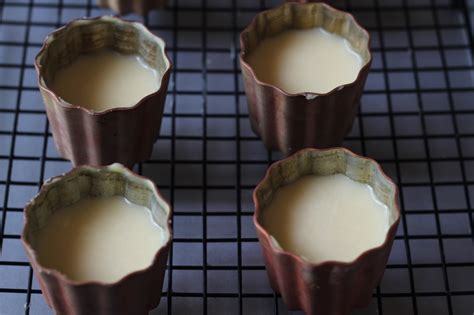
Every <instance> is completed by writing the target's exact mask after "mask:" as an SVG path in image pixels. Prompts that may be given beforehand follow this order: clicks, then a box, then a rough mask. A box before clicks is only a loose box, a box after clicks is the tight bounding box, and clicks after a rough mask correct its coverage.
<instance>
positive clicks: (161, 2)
mask: <svg viewBox="0 0 474 315" xmlns="http://www.w3.org/2000/svg"><path fill="white" fill-rule="evenodd" d="M167 4H168V0H132V1H130V0H97V5H98V6H100V7H102V8H107V9H111V10H113V11H114V12H116V13H118V14H120V15H125V14H129V13H136V14H139V15H146V14H147V13H148V12H149V11H150V10H152V9H163V8H165V7H166V5H167Z"/></svg>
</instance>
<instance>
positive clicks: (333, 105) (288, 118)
mask: <svg viewBox="0 0 474 315" xmlns="http://www.w3.org/2000/svg"><path fill="white" fill-rule="evenodd" d="M312 27H323V28H324V29H326V30H327V31H328V32H331V33H336V34H339V35H340V36H342V37H344V38H346V39H348V40H349V41H350V42H351V44H352V46H353V48H354V50H355V51H357V52H358V53H359V54H360V55H361V57H362V58H363V60H364V65H363V66H362V67H361V69H360V71H359V73H358V76H357V78H356V79H355V80H354V81H353V82H351V83H347V84H345V85H340V86H338V87H335V88H334V89H333V90H331V91H329V92H327V93H314V92H305V93H296V94H293V93H288V92H286V91H284V90H282V89H281V88H279V87H277V86H274V85H271V84H268V83H265V82H262V81H260V79H259V78H258V77H257V75H256V74H255V72H254V71H253V69H252V67H251V66H250V64H248V63H247V61H246V56H247V55H248V54H249V53H250V52H251V51H253V50H254V49H255V48H256V47H257V46H258V43H259V42H260V41H261V40H263V39H265V38H267V37H271V36H273V35H275V34H278V33H281V32H283V31H285V30H288V29H305V28H306V29H307V28H312ZM240 45H241V53H240V55H239V59H240V65H241V69H242V76H243V81H244V86H245V93H246V96H247V103H248V108H249V117H250V123H251V127H252V130H253V131H254V132H255V133H256V134H257V135H259V136H260V138H261V139H262V141H263V143H264V144H265V146H266V147H267V149H270V150H273V149H276V150H280V151H282V152H283V153H284V154H285V155H289V154H291V153H294V152H296V151H298V150H300V149H303V148H307V147H315V148H330V147H334V146H339V145H341V143H342V141H343V139H344V137H345V136H346V135H347V133H349V131H350V130H351V128H352V124H353V122H354V119H355V116H356V114H357V111H358V108H359V104H360V97H361V96H362V93H363V90H364V85H365V82H366V80H367V76H368V74H369V69H370V65H371V62H372V55H371V53H370V35H369V33H368V32H367V31H366V30H364V29H363V28H362V27H361V26H360V25H359V24H358V23H357V21H356V20H355V19H354V17H353V16H352V15H351V14H349V13H345V12H343V11H339V10H336V9H334V8H332V7H331V6H329V5H327V4H324V3H306V4H300V3H285V4H283V5H281V6H279V7H277V8H275V9H270V10H267V11H263V12H262V13H259V14H258V15H257V16H256V17H255V18H254V19H253V21H252V22H251V23H250V24H249V25H248V26H247V27H246V28H245V29H244V31H242V33H241V34H240Z"/></svg>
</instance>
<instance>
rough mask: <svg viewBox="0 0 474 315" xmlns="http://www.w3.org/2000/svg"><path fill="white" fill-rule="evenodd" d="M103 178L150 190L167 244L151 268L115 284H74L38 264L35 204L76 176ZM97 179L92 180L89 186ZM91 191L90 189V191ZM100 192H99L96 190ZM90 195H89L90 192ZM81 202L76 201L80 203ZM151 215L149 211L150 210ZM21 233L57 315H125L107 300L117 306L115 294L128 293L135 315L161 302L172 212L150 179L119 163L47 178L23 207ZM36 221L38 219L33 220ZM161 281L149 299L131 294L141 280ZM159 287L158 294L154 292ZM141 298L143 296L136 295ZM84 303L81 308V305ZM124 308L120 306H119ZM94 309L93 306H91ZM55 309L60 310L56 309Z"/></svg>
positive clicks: (151, 286)
mask: <svg viewBox="0 0 474 315" xmlns="http://www.w3.org/2000/svg"><path fill="white" fill-rule="evenodd" d="M94 173H96V175H97V176H103V175H104V174H107V173H109V174H112V173H116V174H118V175H121V176H122V177H123V179H124V182H125V183H126V184H130V183H133V184H135V185H137V184H138V185H142V187H143V188H145V189H149V190H150V192H151V194H152V195H153V196H154V197H155V198H156V201H157V204H158V206H159V207H161V208H162V209H163V211H164V212H165V213H166V216H165V220H163V222H161V223H164V224H160V227H161V228H162V229H163V233H164V236H165V237H167V240H166V242H165V243H164V244H163V245H162V246H161V247H160V248H159V249H158V251H157V252H156V254H155V255H154V257H153V259H152V261H151V263H150V265H149V266H148V267H146V268H144V269H141V270H136V271H134V272H131V273H129V274H127V275H125V276H123V277H122V278H120V279H119V280H117V281H114V282H101V281H75V280H72V279H69V278H68V277H67V276H66V275H65V274H63V273H61V272H60V271H58V270H55V269H51V268H47V267H44V266H42V265H41V264H40V262H39V259H38V257H37V254H36V251H35V249H34V248H33V246H32V244H31V243H30V239H29V238H30V237H29V236H28V233H30V223H31V219H32V216H34V214H33V212H32V211H34V210H33V209H34V207H35V203H36V201H37V199H38V198H41V196H42V195H43V194H47V193H48V192H49V191H50V190H51V189H52V188H53V187H54V186H56V185H59V186H60V185H61V182H64V181H65V182H68V181H70V180H72V179H73V178H74V177H76V176H80V175H83V174H94ZM94 180H97V179H91V182H92V181H94ZM92 189H93V188H91V190H92ZM95 189H99V190H100V188H97V187H96V188H95ZM89 193H91V191H89ZM80 199H81V198H79V200H80ZM150 211H151V210H150ZM23 215H24V221H25V224H24V226H23V230H22V233H21V241H22V243H23V247H24V248H25V252H26V254H27V256H28V258H29V261H30V263H31V266H32V268H33V270H34V271H35V274H36V277H37V278H38V282H39V284H40V287H41V291H42V293H43V295H44V297H45V299H46V302H47V304H48V305H49V306H50V307H51V308H52V309H54V310H55V311H56V312H57V313H58V314H61V313H67V314H86V313H87V312H100V313H101V314H110V315H112V314H126V312H127V310H124V309H121V308H120V307H118V308H117V306H116V305H111V304H110V303H108V302H110V300H119V303H118V304H120V303H121V302H123V300H124V299H117V295H116V294H114V293H117V292H121V293H124V292H125V293H127V297H128V298H127V301H126V302H127V303H126V305H127V306H128V307H133V309H134V310H136V311H137V314H142V313H143V314H146V313H147V312H148V311H149V310H151V309H153V308H155V307H157V306H158V304H159V302H160V299H161V289H162V285H163V279H164V273H165V270H166V263H167V260H168V253H169V250H170V247H171V243H172V238H173V236H172V235H173V233H172V228H171V221H172V209H171V207H170V205H169V203H168V202H167V201H166V200H165V199H164V198H163V196H162V195H161V193H160V191H159V190H158V188H157V187H156V185H155V183H154V182H153V181H151V180H150V179H148V178H146V177H143V176H140V175H138V174H136V173H134V172H132V171H131V170H129V169H127V168H126V167H124V166H123V165H121V164H119V163H114V164H111V165H108V166H101V167H96V166H90V165H81V166H77V167H74V168H73V169H72V170H70V171H69V172H67V173H63V174H61V175H58V176H55V177H52V178H49V179H48V180H46V181H45V182H44V184H43V185H42V187H41V189H40V191H39V192H38V193H37V194H36V195H35V196H33V198H32V199H31V200H30V201H29V202H28V203H27V204H26V205H25V208H24V211H23ZM35 220H37V218H35ZM157 278H159V279H161V280H160V281H157V282H154V283H148V286H147V287H146V288H145V289H146V290H144V292H150V296H149V297H148V298H145V299H143V298H140V297H137V296H136V295H135V293H134V291H136V290H135V289H136V288H137V287H139V288H141V289H142V288H143V286H141V285H143V283H140V280H143V279H157ZM158 286H159V289H160V290H159V291H158V293H157V292H154V290H156V289H157V287H158ZM138 294H139V295H140V294H141V295H143V292H141V293H138ZM81 301H82V302H85V301H87V303H83V304H81V303H80V302H81ZM122 304H123V303H122ZM91 305H93V306H91ZM55 306H58V307H60V308H61V309H59V310H58V309H56V308H55ZM121 306H123V305H121Z"/></svg>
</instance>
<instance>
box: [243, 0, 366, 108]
mask: <svg viewBox="0 0 474 315" xmlns="http://www.w3.org/2000/svg"><path fill="white" fill-rule="evenodd" d="M297 1H300V2H291V1H290V2H287V3H284V4H282V5H280V6H278V7H276V8H272V9H268V10H264V11H262V12H259V13H258V14H257V15H256V16H255V17H254V18H253V19H252V22H250V24H249V25H248V26H247V27H246V28H245V29H244V30H243V31H242V32H241V33H240V55H239V57H240V62H241V65H242V66H243V67H245V68H246V69H247V70H248V71H250V73H251V74H252V77H253V79H254V80H255V82H256V83H257V84H258V85H261V86H266V87H269V88H272V89H274V90H276V91H278V92H279V93H281V94H283V95H285V96H288V97H293V96H304V97H305V98H306V99H314V98H315V97H317V96H326V95H329V94H332V93H334V92H336V91H340V90H341V89H343V88H345V87H347V86H352V85H355V84H356V83H357V82H358V81H360V79H361V77H362V76H363V74H364V72H368V71H369V68H370V65H371V63H372V53H371V51H370V33H369V32H367V30H365V29H364V28H363V27H362V26H361V25H360V24H359V22H357V20H356V19H355V18H354V16H353V15H352V14H351V13H348V12H345V11H342V10H339V9H336V8H334V7H332V6H330V5H329V4H326V3H324V2H308V1H307V0H297ZM289 6H322V7H324V8H325V10H328V12H329V11H332V12H334V13H336V14H338V15H340V16H344V17H345V19H346V20H347V19H349V20H351V21H352V22H353V23H354V25H355V26H356V27H357V28H358V29H359V30H360V31H362V32H363V33H364V34H365V36H366V37H367V55H368V57H367V60H366V61H365V63H364V65H363V66H362V67H361V69H360V70H359V74H358V75H357V77H356V79H355V80H354V81H352V82H349V83H346V84H342V85H339V86H336V87H335V88H334V89H332V90H331V91H329V92H326V93H316V92H301V93H289V92H286V91H285V90H283V89H281V88H279V87H278V86H276V85H272V84H269V83H265V82H263V81H260V80H259V79H258V77H257V75H256V74H255V72H254V71H253V69H252V67H251V66H250V65H249V64H248V63H247V62H246V61H245V55H246V54H247V45H246V41H245V39H244V37H245V36H246V34H247V33H250V32H253V31H254V30H255V29H257V24H258V19H259V16H265V15H268V14H269V13H272V12H274V11H276V10H284V9H285V8H286V7H289ZM289 29H293V28H289Z"/></svg>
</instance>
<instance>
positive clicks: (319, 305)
mask: <svg viewBox="0 0 474 315" xmlns="http://www.w3.org/2000/svg"><path fill="white" fill-rule="evenodd" d="M325 154H328V155H331V154H334V155H335V156H336V155H338V154H340V155H344V156H345V158H346V163H347V158H352V159H355V160H358V161H360V162H361V163H362V162H364V161H365V163H367V164H370V165H371V166H373V172H374V173H372V174H371V175H370V176H371V177H372V178H373V177H374V176H375V175H377V174H378V175H380V176H379V177H380V178H382V179H383V180H384V181H385V184H386V185H387V186H388V187H390V191H388V192H387V194H388V197H390V199H391V200H392V206H391V207H390V205H388V206H389V210H390V213H389V214H391V215H392V216H393V215H394V217H392V219H393V222H392V224H391V225H390V227H389V229H388V230H387V234H386V237H385V240H384V242H383V243H382V244H381V245H379V246H377V247H374V248H371V249H368V250H366V251H364V252H362V253H361V254H360V255H359V256H358V257H356V258H355V259H354V260H352V261H350V262H341V261H329V260H328V261H323V262H319V263H313V262H311V261H308V260H306V259H304V258H302V257H300V256H298V255H297V254H294V253H292V252H290V251H287V250H284V249H283V248H282V247H281V246H280V245H279V244H278V242H277V241H276V240H275V239H274V238H273V237H272V236H271V235H270V233H269V232H268V231H267V230H266V229H265V227H264V226H263V225H262V224H261V223H260V221H259V220H260V217H261V213H262V211H264V207H262V202H261V197H260V196H261V195H265V197H266V198H269V197H268V196H269V195H272V194H273V193H274V190H276V189H278V188H279V187H282V186H284V185H287V184H289V183H291V182H294V181H295V180H297V179H298V178H300V177H301V176H304V175H309V174H314V170H311V169H308V170H306V173H304V172H305V170H303V169H302V168H300V167H297V168H298V171H299V172H303V173H304V174H293V175H290V176H293V177H294V178H293V179H292V180H288V181H287V182H285V183H283V184H282V183H278V184H277V185H279V186H278V187H272V186H274V185H273V184H274V181H275V178H274V177H275V176H280V177H282V178H283V177H284V175H282V174H281V170H282V169H283V168H284V166H285V165H287V163H290V162H291V161H292V160H298V159H299V158H302V157H303V156H304V155H310V156H309V157H308V158H310V159H312V160H313V162H312V163H315V161H317V159H315V156H324V155H325ZM329 158H330V157H329ZM329 158H328V159H329ZM298 162H301V161H295V163H296V164H297V165H298V166H300V164H301V163H298ZM313 165H314V164H313ZM346 165H347V164H346ZM346 171H347V169H346ZM367 171H370V170H367ZM277 173H279V175H274V174H277ZM334 173H338V171H337V170H336V171H335V172H334ZM339 173H343V174H344V172H342V171H341V172H339ZM370 176H369V177H368V178H367V180H368V179H370ZM373 180H374V182H375V179H373ZM282 181H285V179H282ZM267 185H268V186H269V187H271V188H267V187H265V186H267ZM264 190H266V191H264ZM374 190H375V189H374ZM252 197H253V202H254V205H255V212H254V215H253V223H254V225H255V227H256V230H257V234H258V238H259V242H260V245H261V247H262V251H263V255H264V260H265V265H266V269H267V273H268V276H269V279H270V283H271V285H272V287H273V289H274V290H275V291H277V292H279V293H281V295H282V297H283V300H284V301H285V303H286V304H287V305H288V307H289V308H290V309H302V310H304V311H305V312H306V313H307V314H323V315H336V314H337V315H340V314H350V312H351V311H352V309H353V308H355V307H365V306H366V305H368V304H369V302H370V299H371V297H372V291H373V288H374V287H375V286H376V285H377V284H378V283H379V282H380V280H381V278H382V276H383V272H384V270H385V266H386V263H387V260H388V256H389V254H390V251H391V248H392V244H393V241H394V239H395V235H396V231H397V228H398V224H399V222H400V217H401V212H400V206H399V201H398V188H397V185H396V184H395V183H394V182H393V180H392V179H391V178H390V177H388V176H387V175H386V174H385V172H384V171H383V170H382V167H381V166H380V164H378V163H377V162H376V161H375V160H373V159H371V158H368V157H363V156H360V155H357V154H355V153H354V152H352V151H350V150H348V149H346V148H342V147H338V148H329V149H310V148H307V149H303V150H300V151H298V152H297V153H295V154H293V155H291V156H290V157H288V158H286V159H283V160H280V161H277V162H275V163H273V164H272V165H271V166H270V167H269V168H268V169H267V171H266V174H265V176H264V178H263V179H262V180H261V181H260V182H259V183H258V184H257V186H256V188H255V189H254V191H253V195H252ZM367 266H369V267H374V268H370V269H369V270H368V269H367ZM357 267H361V269H362V270H357ZM374 269H377V270H374ZM350 273H352V276H354V274H357V273H359V274H360V275H362V280H360V279H359V280H357V275H355V278H356V280H354V277H352V278H351V279H350V280H349V281H348V283H344V282H342V283H338V284H337V285H338V286H339V287H337V288H335V289H334V288H333V287H332V286H333V284H328V283H321V279H323V278H325V279H326V280H328V279H329V281H330V280H332V281H334V279H338V280H341V279H343V278H344V276H345V274H350ZM341 274H342V276H341ZM331 277H333V279H331ZM295 279H297V280H295ZM367 279H368V280H367ZM322 281H325V280H322ZM351 281H352V282H351ZM357 281H359V282H357ZM364 281H366V282H364ZM288 284H294V287H291V288H289V287H285V285H288ZM344 285H346V286H351V287H350V288H349V290H345V291H344V289H341V287H342V288H343V287H344ZM355 285H359V286H360V289H361V291H364V292H356V293H352V292H351V291H358V290H357V289H358V288H357V287H355ZM315 286H316V287H317V288H318V289H319V288H320V286H321V288H322V292H320V293H321V294H327V295H326V296H325V297H324V298H321V297H318V296H316V294H314V292H315V291H314V287H315ZM324 286H326V289H328V288H329V289H328V290H327V292H324ZM288 290H291V291H292V292H293V294H291V293H288ZM351 294H352V295H351Z"/></svg>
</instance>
